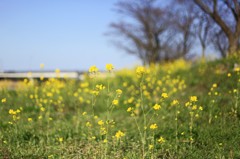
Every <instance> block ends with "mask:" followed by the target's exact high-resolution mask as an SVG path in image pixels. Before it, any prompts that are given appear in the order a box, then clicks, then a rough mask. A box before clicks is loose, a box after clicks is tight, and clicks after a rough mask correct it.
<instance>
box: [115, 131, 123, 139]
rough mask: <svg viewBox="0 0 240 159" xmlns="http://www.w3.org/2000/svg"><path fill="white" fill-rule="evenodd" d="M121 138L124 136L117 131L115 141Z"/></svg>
mask: <svg viewBox="0 0 240 159" xmlns="http://www.w3.org/2000/svg"><path fill="white" fill-rule="evenodd" d="M123 136H125V134H124V133H123V132H122V131H120V130H118V131H117V132H116V134H115V137H116V138H117V139H120V138H121V137H123Z"/></svg>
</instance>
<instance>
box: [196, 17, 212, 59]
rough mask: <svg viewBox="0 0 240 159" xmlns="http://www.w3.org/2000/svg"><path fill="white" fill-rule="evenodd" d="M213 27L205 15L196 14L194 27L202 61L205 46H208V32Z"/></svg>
mask: <svg viewBox="0 0 240 159" xmlns="http://www.w3.org/2000/svg"><path fill="white" fill-rule="evenodd" d="M212 26H213V23H212V21H211V19H210V18H209V17H208V16H206V14H202V13H200V14H199V13H196V23H195V25H194V28H195V32H196V36H197V38H198V39H199V42H200V45H201V47H202V59H205V54H206V53H205V52H206V48H207V46H208V45H209V44H210V31H211V28H212Z"/></svg>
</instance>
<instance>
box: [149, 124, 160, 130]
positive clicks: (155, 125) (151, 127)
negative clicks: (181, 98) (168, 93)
mask: <svg viewBox="0 0 240 159" xmlns="http://www.w3.org/2000/svg"><path fill="white" fill-rule="evenodd" d="M157 128H158V126H157V124H151V125H150V129H152V130H155V129H157Z"/></svg>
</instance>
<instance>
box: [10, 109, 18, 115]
mask: <svg viewBox="0 0 240 159" xmlns="http://www.w3.org/2000/svg"><path fill="white" fill-rule="evenodd" d="M8 113H9V114H10V115H16V114H17V112H16V111H14V110H13V109H9V111H8Z"/></svg>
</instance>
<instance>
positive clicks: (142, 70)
mask: <svg viewBox="0 0 240 159" xmlns="http://www.w3.org/2000/svg"><path fill="white" fill-rule="evenodd" d="M144 73H146V69H145V68H144V67H143V66H138V67H137V69H136V74H137V76H138V77H141V76H142V75H143V74H144Z"/></svg>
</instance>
